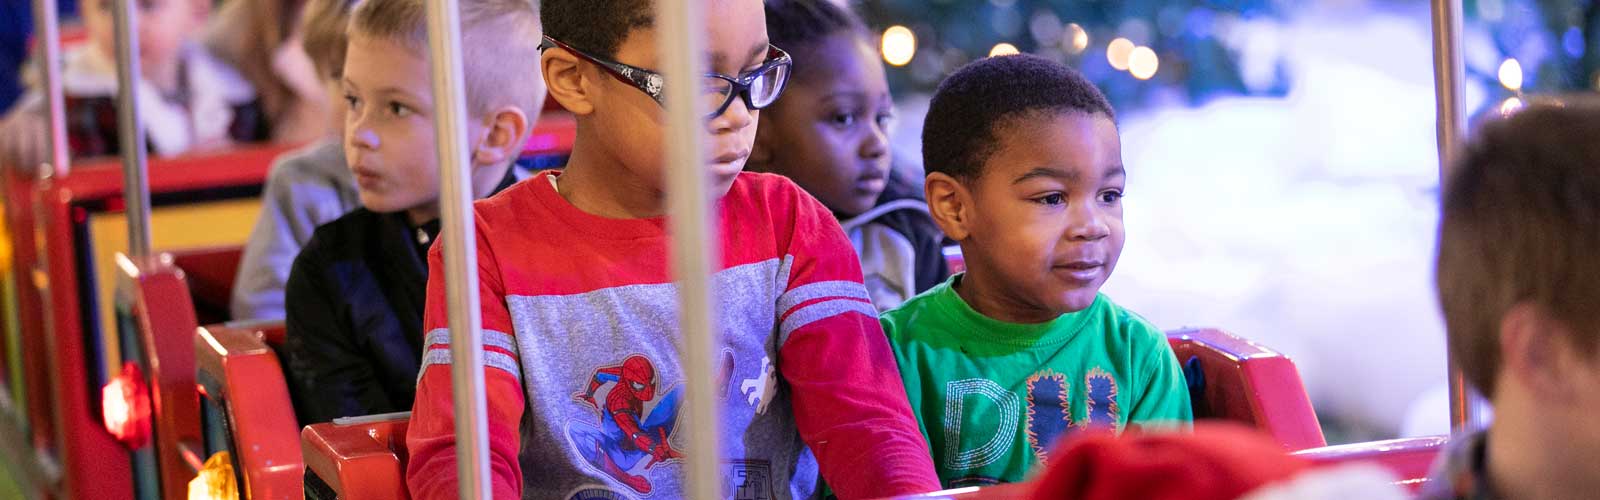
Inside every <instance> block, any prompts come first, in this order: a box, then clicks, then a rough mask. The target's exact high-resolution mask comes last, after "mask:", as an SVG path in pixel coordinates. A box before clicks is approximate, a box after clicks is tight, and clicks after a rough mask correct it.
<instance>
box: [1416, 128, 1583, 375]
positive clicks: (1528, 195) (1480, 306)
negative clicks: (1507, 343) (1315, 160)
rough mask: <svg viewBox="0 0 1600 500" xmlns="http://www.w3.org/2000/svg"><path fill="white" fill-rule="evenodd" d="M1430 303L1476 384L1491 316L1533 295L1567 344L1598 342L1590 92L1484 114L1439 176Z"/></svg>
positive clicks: (1491, 360)
mask: <svg viewBox="0 0 1600 500" xmlns="http://www.w3.org/2000/svg"><path fill="white" fill-rule="evenodd" d="M1445 185H1446V186H1445V191H1444V193H1443V196H1442V201H1441V207H1442V214H1441V218H1440V223H1439V253H1438V261H1437V269H1436V272H1437V277H1436V278H1437V281H1438V283H1437V284H1438V287H1439V302H1440V305H1441V306H1442V308H1443V310H1444V316H1445V323H1446V326H1447V327H1448V328H1449V330H1450V352H1451V355H1452V356H1454V357H1455V358H1456V359H1458V360H1459V364H1460V366H1461V367H1462V369H1463V370H1464V371H1465V373H1466V375H1467V378H1468V380H1469V381H1470V382H1471V383H1472V384H1473V385H1474V386H1476V387H1477V388H1478V389H1479V390H1481V391H1483V392H1484V393H1485V394H1489V395H1492V394H1493V393H1494V390H1495V386H1496V380H1495V376H1496V375H1497V374H1498V372H1499V368H1500V361H1501V359H1500V335H1499V329H1500V325H1501V319H1502V318H1503V317H1505V315H1506V314H1507V312H1508V311H1509V310H1510V309H1511V308H1512V307H1513V306H1515V305H1517V304H1519V303H1532V304H1535V305H1537V306H1539V307H1541V308H1543V309H1545V310H1547V311H1548V312H1549V313H1550V314H1552V315H1553V316H1554V317H1555V318H1556V319H1557V320H1559V321H1561V322H1562V323H1564V324H1565V325H1566V326H1567V327H1568V328H1566V329H1565V330H1567V331H1570V332H1572V333H1573V334H1574V335H1575V336H1576V337H1577V338H1573V339H1570V340H1572V342H1571V346H1572V347H1576V348H1578V349H1580V350H1586V351H1588V354H1593V353H1594V352H1593V351H1594V350H1595V349H1596V348H1597V347H1600V259H1597V258H1595V249H1596V248H1600V100H1595V99H1593V98H1587V99H1585V98H1577V97H1572V98H1560V99H1556V100H1549V101H1545V102H1539V101H1535V102H1534V103H1533V104H1531V105H1529V107H1527V108H1526V109H1523V110H1522V111H1519V112H1517V113H1516V114H1514V115H1512V116H1510V117H1508V118H1505V119H1500V120H1495V121H1491V122H1488V123H1485V124H1484V125H1483V126H1482V128H1481V129H1480V130H1479V131H1478V133H1477V135H1476V136H1475V137H1474V138H1473V141H1472V142H1471V144H1470V145H1469V146H1468V147H1467V149H1466V150H1465V151H1464V152H1463V153H1462V155H1461V158H1460V160H1459V161H1458V162H1457V163H1456V165H1455V172H1454V173H1453V175H1451V176H1450V178H1449V179H1447V181H1446V183H1445Z"/></svg>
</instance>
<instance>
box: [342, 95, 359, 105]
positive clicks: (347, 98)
mask: <svg viewBox="0 0 1600 500" xmlns="http://www.w3.org/2000/svg"><path fill="white" fill-rule="evenodd" d="M344 103H345V105H346V106H349V107H350V109H356V106H357V105H360V104H361V101H360V100H358V99H356V96H353V95H350V94H345V95H344Z"/></svg>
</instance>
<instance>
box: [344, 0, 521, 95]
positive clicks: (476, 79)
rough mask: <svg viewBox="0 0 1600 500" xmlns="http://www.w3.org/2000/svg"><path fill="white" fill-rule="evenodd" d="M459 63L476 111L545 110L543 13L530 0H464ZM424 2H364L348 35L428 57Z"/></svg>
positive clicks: (354, 16)
mask: <svg viewBox="0 0 1600 500" xmlns="http://www.w3.org/2000/svg"><path fill="white" fill-rule="evenodd" d="M460 8H461V15H460V21H461V59H462V60H461V67H462V74H463V78H465V80H466V94H467V108H468V111H469V112H471V113H473V114H483V113H488V112H490V111H492V110H494V109H495V108H498V107H501V106H507V105H511V106H517V107H519V108H521V109H522V110H523V111H524V112H526V113H528V114H529V115H530V116H529V119H532V118H533V115H536V114H537V113H538V112H539V110H540V109H541V108H542V105H543V103H542V102H538V99H539V98H540V96H541V94H540V93H539V89H541V88H543V86H541V85H534V84H533V82H535V81H537V79H539V78H542V76H541V75H540V73H539V42H540V41H541V38H540V37H541V35H540V31H539V14H538V12H537V9H536V7H534V5H533V3H532V0H461V2H460ZM425 12H426V9H424V7H423V0H363V1H362V2H361V3H360V4H359V5H357V6H356V9H355V12H354V13H352V14H351V16H350V30H351V31H350V33H351V34H355V33H360V34H362V35H364V36H371V37H378V38H385V39H389V40H394V41H397V42H399V43H400V44H401V45H403V46H405V47H406V48H408V49H410V50H412V51H415V52H416V53H417V54H418V55H421V56H423V57H426V54H427V50H428V47H427V44H428V26H427V16H426V14H425Z"/></svg>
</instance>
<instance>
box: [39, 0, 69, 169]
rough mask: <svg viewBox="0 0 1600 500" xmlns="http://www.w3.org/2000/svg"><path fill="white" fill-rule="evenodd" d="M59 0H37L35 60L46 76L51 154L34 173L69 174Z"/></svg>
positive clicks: (46, 101)
mask: <svg viewBox="0 0 1600 500" xmlns="http://www.w3.org/2000/svg"><path fill="white" fill-rule="evenodd" d="M56 14H57V7H56V0H34V1H33V20H34V23H33V25H34V30H33V33H34V43H37V44H38V45H39V47H38V49H39V51H38V52H37V53H36V54H35V59H36V60H35V62H36V63H37V64H38V65H39V75H40V76H43V77H44V89H45V92H44V98H45V113H46V115H45V116H46V117H47V121H46V122H45V123H47V124H49V126H50V156H49V164H48V167H46V168H43V169H42V171H37V172H35V174H36V175H37V174H44V175H50V176H54V177H60V176H63V175H66V173H67V169H68V168H70V167H69V165H68V163H67V162H68V161H69V160H68V158H67V119H66V116H67V114H66V109H67V105H66V98H64V97H63V96H62V93H61V21H60V20H59V19H57V17H56Z"/></svg>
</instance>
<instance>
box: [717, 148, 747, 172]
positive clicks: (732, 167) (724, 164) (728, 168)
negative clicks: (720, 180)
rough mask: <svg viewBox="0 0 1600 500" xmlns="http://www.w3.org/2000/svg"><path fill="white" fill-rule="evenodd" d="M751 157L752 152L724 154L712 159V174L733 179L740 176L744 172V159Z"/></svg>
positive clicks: (743, 151) (742, 151)
mask: <svg viewBox="0 0 1600 500" xmlns="http://www.w3.org/2000/svg"><path fill="white" fill-rule="evenodd" d="M748 157H750V150H748V149H747V150H741V151H734V152H730V153H723V154H720V155H717V156H716V157H715V158H712V159H711V173H712V174H713V175H715V176H717V177H732V176H735V175H739V172H740V171H742V170H744V159H745V158H748Z"/></svg>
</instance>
